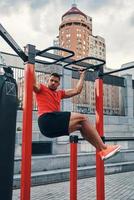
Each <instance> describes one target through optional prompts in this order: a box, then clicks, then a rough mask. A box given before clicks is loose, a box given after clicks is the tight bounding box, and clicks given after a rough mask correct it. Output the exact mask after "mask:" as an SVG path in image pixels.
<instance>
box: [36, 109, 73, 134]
mask: <svg viewBox="0 0 134 200" xmlns="http://www.w3.org/2000/svg"><path fill="white" fill-rule="evenodd" d="M70 115H71V112H51V113H45V114H43V115H41V116H40V117H39V118H38V125H39V129H40V131H41V133H42V134H43V135H45V136H46V137H50V138H54V137H60V136H64V135H69V131H68V127H69V121H70Z"/></svg>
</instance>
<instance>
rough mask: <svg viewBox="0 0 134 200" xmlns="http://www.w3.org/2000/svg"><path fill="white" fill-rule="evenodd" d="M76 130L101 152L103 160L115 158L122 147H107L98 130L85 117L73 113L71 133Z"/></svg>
mask: <svg viewBox="0 0 134 200" xmlns="http://www.w3.org/2000/svg"><path fill="white" fill-rule="evenodd" d="M76 130H80V132H81V134H82V136H83V137H84V138H85V139H86V140H87V141H88V142H90V143H91V144H92V145H93V146H94V147H95V148H96V149H97V150H98V151H99V155H100V156H101V158H102V159H107V158H109V157H111V156H113V155H114V154H115V153H116V152H118V151H119V150H120V148H121V146H120V145H105V144H104V143H103V141H102V139H101V138H100V136H99V134H98V132H97V130H96V129H95V128H94V127H93V125H92V124H91V123H90V122H89V120H88V118H87V117H86V116H85V115H83V114H79V113H71V116H70V122H69V133H72V132H73V131H76Z"/></svg>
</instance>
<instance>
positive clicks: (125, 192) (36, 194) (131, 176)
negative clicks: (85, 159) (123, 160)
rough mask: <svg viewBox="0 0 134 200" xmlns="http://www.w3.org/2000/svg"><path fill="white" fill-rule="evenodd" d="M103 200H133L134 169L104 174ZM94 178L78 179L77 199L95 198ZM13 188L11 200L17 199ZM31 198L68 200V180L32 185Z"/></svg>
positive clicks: (34, 199) (18, 194)
mask: <svg viewBox="0 0 134 200" xmlns="http://www.w3.org/2000/svg"><path fill="white" fill-rule="evenodd" d="M105 180H106V182H105V184H106V187H105V191H106V198H105V200H134V171H133V172H126V173H120V174H114V175H107V176H106V179H105ZM95 181H96V180H95V178H87V179H82V180H79V181H78V200H96V194H95V193H96V192H95V191H96V188H95V187H96V186H95ZM19 196H20V190H14V192H13V200H19V199H20V198H19ZM31 200H69V182H64V183H57V184H50V185H44V186H37V187H32V189H31Z"/></svg>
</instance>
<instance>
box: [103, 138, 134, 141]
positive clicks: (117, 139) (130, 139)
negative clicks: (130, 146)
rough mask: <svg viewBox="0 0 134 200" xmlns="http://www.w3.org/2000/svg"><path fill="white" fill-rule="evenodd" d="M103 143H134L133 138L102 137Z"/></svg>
mask: <svg viewBox="0 0 134 200" xmlns="http://www.w3.org/2000/svg"><path fill="white" fill-rule="evenodd" d="M104 141H106V142H110V141H134V137H104Z"/></svg>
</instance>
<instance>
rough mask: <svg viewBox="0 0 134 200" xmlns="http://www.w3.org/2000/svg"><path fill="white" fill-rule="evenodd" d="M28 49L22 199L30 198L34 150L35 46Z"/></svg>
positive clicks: (25, 83) (23, 133) (24, 106)
mask: <svg viewBox="0 0 134 200" xmlns="http://www.w3.org/2000/svg"><path fill="white" fill-rule="evenodd" d="M26 51H27V54H28V61H27V63H26V64H25V74H24V99H23V131H22V165H21V200H30V186H31V152H32V97H33V95H32V94H33V72H34V63H35V47H34V46H32V45H27V47H26Z"/></svg>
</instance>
